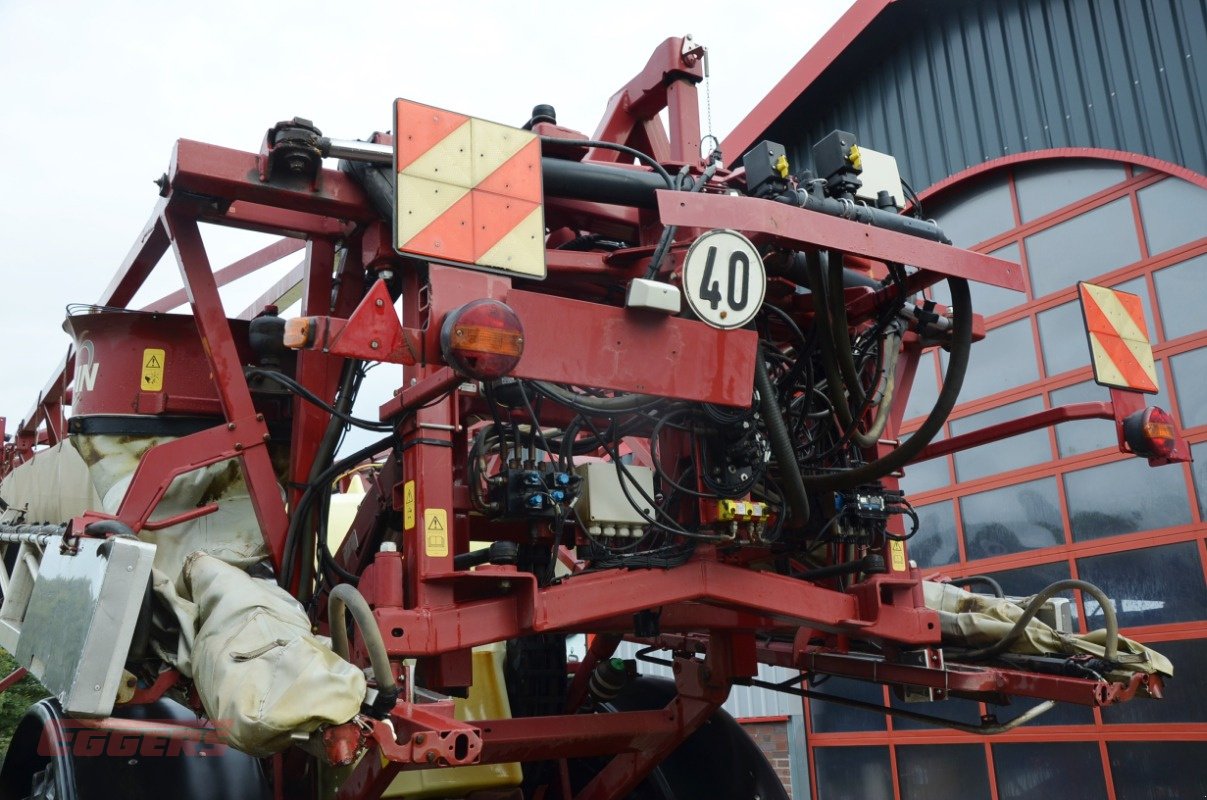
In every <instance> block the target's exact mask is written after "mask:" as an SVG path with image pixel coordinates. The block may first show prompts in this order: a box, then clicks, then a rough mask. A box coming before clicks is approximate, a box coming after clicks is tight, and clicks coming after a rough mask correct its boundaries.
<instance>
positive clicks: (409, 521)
mask: <svg viewBox="0 0 1207 800" xmlns="http://www.w3.org/2000/svg"><path fill="white" fill-rule="evenodd" d="M414 527H415V481H407V482H406V483H404V484H403V485H402V529H403V530H404V531H409V530H410V529H411V528H414Z"/></svg>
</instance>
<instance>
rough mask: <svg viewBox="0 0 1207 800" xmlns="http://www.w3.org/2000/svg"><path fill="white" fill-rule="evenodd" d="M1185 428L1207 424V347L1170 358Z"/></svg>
mask: <svg viewBox="0 0 1207 800" xmlns="http://www.w3.org/2000/svg"><path fill="white" fill-rule="evenodd" d="M1169 365H1170V366H1171V367H1172V368H1173V385H1174V386H1175V387H1176V389H1177V392H1178V409H1179V410H1180V411H1181V417H1180V419H1181V423H1182V427H1183V428H1193V427H1195V426H1197V425H1203V424H1207V347H1204V348H1200V349H1198V350H1191V351H1190V352H1189V353H1183V354H1182V355H1180V356H1173V357H1172V358H1170V359H1169Z"/></svg>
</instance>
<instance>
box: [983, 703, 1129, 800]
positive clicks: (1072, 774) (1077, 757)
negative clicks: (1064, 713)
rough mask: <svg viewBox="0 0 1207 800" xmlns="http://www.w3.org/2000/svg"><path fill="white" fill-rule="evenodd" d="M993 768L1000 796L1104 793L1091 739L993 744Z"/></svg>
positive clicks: (1015, 799)
mask: <svg viewBox="0 0 1207 800" xmlns="http://www.w3.org/2000/svg"><path fill="white" fill-rule="evenodd" d="M1053 710H1055V709H1053ZM1049 713H1051V712H1049ZM1041 719H1042V717H1041ZM993 769H994V773H995V774H996V777H997V796H998V798H999V800H1037V799H1038V798H1041V797H1106V796H1107V795H1106V778H1105V776H1104V775H1103V772H1102V756H1101V755H1100V754H1099V752H1098V745H1097V744H1096V743H1094V742H1043V743H1040V744H995V745H993Z"/></svg>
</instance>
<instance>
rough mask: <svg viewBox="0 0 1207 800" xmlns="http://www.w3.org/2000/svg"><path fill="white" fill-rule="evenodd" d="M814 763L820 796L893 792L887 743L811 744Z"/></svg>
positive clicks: (824, 799)
mask: <svg viewBox="0 0 1207 800" xmlns="http://www.w3.org/2000/svg"><path fill="white" fill-rule="evenodd" d="M813 763H814V766H815V767H816V768H817V796H818V798H820V800H846V799H847V798H851V797H892V796H893V773H892V770H891V769H890V767H889V760H888V748H887V747H883V746H879V747H814V748H813Z"/></svg>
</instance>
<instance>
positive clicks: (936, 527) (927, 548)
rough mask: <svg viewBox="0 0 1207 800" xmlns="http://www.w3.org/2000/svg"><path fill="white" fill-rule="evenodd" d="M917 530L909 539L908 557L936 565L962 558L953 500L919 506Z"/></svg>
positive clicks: (925, 565) (951, 562)
mask: <svg viewBox="0 0 1207 800" xmlns="http://www.w3.org/2000/svg"><path fill="white" fill-rule="evenodd" d="M917 511H918V532H917V533H916V534H914V536H913V538H911V539H910V540H909V545H908V546H907V548H906V549H907V552H908V553H909V557H910V558H911V559H913V560H914V561H917V562H918V566H920V567H937V566H939V565H941V564H954V563H956V562H957V561H959V560H960V556H959V550H957V548H956V518H955V507H954V505H953V503H952V501H951V500H945V501H943V502H942V503H931V504H930V505H925V506H919V507H918V509H917Z"/></svg>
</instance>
